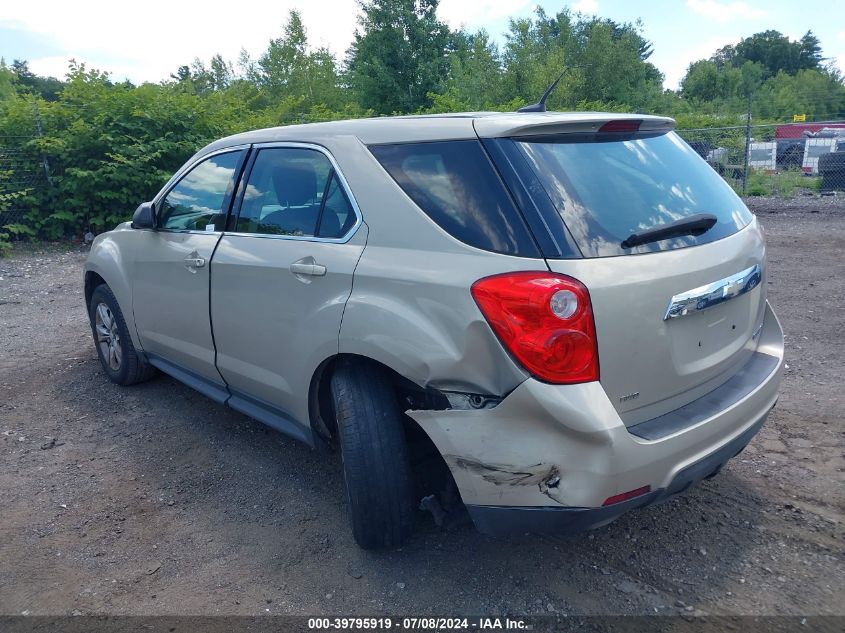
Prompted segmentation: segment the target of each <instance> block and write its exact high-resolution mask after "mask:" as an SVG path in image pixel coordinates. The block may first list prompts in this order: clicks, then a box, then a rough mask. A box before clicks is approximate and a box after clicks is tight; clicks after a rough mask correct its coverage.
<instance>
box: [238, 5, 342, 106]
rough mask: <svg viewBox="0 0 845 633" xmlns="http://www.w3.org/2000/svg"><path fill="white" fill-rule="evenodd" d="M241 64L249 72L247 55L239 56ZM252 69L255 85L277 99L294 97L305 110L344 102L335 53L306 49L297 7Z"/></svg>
mask: <svg viewBox="0 0 845 633" xmlns="http://www.w3.org/2000/svg"><path fill="white" fill-rule="evenodd" d="M242 57H243V56H242ZM241 66H242V67H243V66H246V67H247V69H248V70H247V73H248V74H249V72H250V65H249V62H248V58H247V60H246V61H244V60H243V59H242V62H241ZM252 72H253V73H254V74H253V77H254V79H255V80H256V81H257V83H258V85H259V86H261V87H262V89H263V90H264V91H266V93H267V94H268V95H269V96H270V97H271V99H273V100H274V101H276V102H278V100H280V99H284V98H296V99H299V100H300V101H301V104H302V106H301V107H302V108H303V109H305V110H307V109H309V108H311V107H313V106H316V105H318V104H325V105H328V106H329V107H340V106H342V105H343V101H344V99H343V95H342V93H341V91H340V88H339V85H338V84H339V79H338V72H337V67H336V63H335V59H334V56H333V55H332V54H331V52H330V51H329V50H328V49H326V48H318V49H316V50H314V51H309V49H308V35H307V32H306V30H305V25H304V24H303V23H302V16H301V14H300V13H299V11H297V10H292V11H291V12H290V15H289V17H288V21H287V23H286V24H285V26H284V32H283V34H282V36H281V37H279V38H277V39H274V40H271V41H270V44H269V46H268V47H267V50H266V51H265V53H264V54H263V55H262V56H261V57H260V58H259V60H258V62H257V64H255V66H254V67H253V68H252Z"/></svg>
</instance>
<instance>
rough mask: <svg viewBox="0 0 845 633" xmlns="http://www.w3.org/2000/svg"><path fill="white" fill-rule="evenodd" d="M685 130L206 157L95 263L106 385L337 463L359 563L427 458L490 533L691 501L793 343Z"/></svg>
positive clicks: (124, 227) (385, 531)
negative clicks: (184, 404) (167, 397)
mask: <svg viewBox="0 0 845 633" xmlns="http://www.w3.org/2000/svg"><path fill="white" fill-rule="evenodd" d="M673 127H674V122H673V121H672V120H671V119H668V118H662V117H654V116H643V115H624V114H621V115H620V114H602V113H553V112H532V113H524V114H521V113H513V114H501V113H477V114H453V115H436V116H410V117H390V118H379V119H365V120H355V121H336V122H329V123H316V124H308V125H295V126H290V127H278V128H272V129H266V130H258V131H253V132H247V133H244V134H238V135H236V136H231V137H229V138H225V139H222V140H219V141H216V142H214V143H211V144H210V145H208V146H207V147H205V148H203V149H202V150H200V151H199V152H198V153H197V154H196V155H195V156H194V157H193V158H191V159H190V160H189V161H188V162H187V163H186V164H185V165H184V166H183V167H182V168H181V169H180V170H179V171H178V172H177V173H176V174H175V175H174V176H173V178H171V180H170V181H169V182H168V183H167V184H166V185H165V186H164V188H163V189H162V190H161V191H160V192H159V193H158V195H156V196H155V198H154V199H153V200H152V201H151V202H148V203H144V204H142V205H141V206H139V207H138V209H137V211H136V212H135V215H134V217H133V220H132V222H126V223H124V224H121V225H119V226H118V227H116V228H115V229H114V230H112V231H109V232H107V233H104V234H102V235H99V236H98V237H97V238H96V239H95V241H94V243H93V246H92V248H91V252H90V255H89V257H88V260H87V263H86V265H85V298H86V302H87V305H88V312H89V315H90V320H91V327H92V331H93V335H94V342H95V345H96V349H97V352H98V354H99V358H100V361H101V363H102V366H103V370H104V371H105V373H106V374H107V375H108V377H109V378H110V379H111V380H113V381H114V382H116V383H118V384H121V385H130V384H132V383H137V382H140V381H142V380H145V379H147V378H149V377H150V376H151V375H152V374H153V372H154V371H155V370H156V369H158V370H161V371H163V372H165V373H167V374H169V375H170V376H172V377H174V378H176V379H177V380H179V381H181V382H183V383H185V384H187V385H190V386H191V387H193V388H195V389H197V390H198V391H200V392H201V393H203V394H205V395H206V396H208V397H210V398H212V399H213V400H216V401H218V402H219V403H221V404H224V405H226V406H229V407H231V408H233V409H236V410H237V411H240V412H243V413H244V414H246V415H248V416H250V417H252V418H254V419H256V420H259V421H261V422H263V423H265V424H267V425H269V426H271V427H273V428H275V429H277V430H279V431H281V432H283V433H286V434H288V435H290V436H292V437H294V438H297V439H299V440H302V441H303V442H306V443H307V444H309V445H311V446H315V447H321V446H329V447H332V446H337V447H338V449H339V452H340V455H341V458H342V461H343V473H344V480H345V487H346V497H347V502H348V514H349V518H350V523H351V526H352V531H353V534H354V536H355V539H356V541H357V542H358V543H359V545H361V546H362V547H365V548H375V547H385V546H395V545H397V544H399V543H401V542H402V541H403V540H404V539H405V538H407V537H408V535H409V534H410V532H411V529H412V525H413V519H414V513H415V507H416V505H417V504H418V503H419V497H418V496H416V497H415V496H414V490H415V488H414V485H415V484H414V481H415V478H416V470H417V469H418V468H419V466H417V467H416V468H415V467H414V466H412V463H413V462H412V453H413V451H412V450H411V449H410V448H409V447H410V445H411V444H412V443H413V442H412V441H411V439H412V438H413V437H416V436H422V437H423V438H424V439H425V441H426V442H428V443H429V446H432V447H434V448H436V453H438V454H439V455H436V459H437V460H438V461H439V463H440V464H445V465H446V466H447V467H448V471H450V472H451V478H452V480H453V481H454V484H453V485H456V487H457V491H458V492H459V494H460V498H461V501H462V502H463V504H465V506H466V508H467V510H468V511H469V514H470V516H471V517H472V520H473V521H474V523H475V525H476V527H477V528H478V529H479V530H481V531H483V532H487V533H496V534H502V533H512V532H523V531H533V532H543V531H567V530H580V529H588V528H593V527H597V526H600V525H604V524H606V523H608V522H610V521H612V520H614V519H615V518H617V517H619V516H620V515H621V514H622V513H624V512H626V511H628V510H630V509H632V508H637V507H640V506H644V505H646V504H650V503H653V502H655V501H659V500H662V499H665V498H667V497H669V496H671V495H674V494H677V493H679V492H681V491H683V490H686V489H687V488H689V487H690V486H691V485H693V484H695V483H696V482H698V481H700V480H702V479H704V478H706V477H710V476H712V475H715V474H716V473H717V472H718V471H719V469H720V468H721V467H722V466H723V465H724V464H725V463H726V462H727V461H728V460H729V459H730V458H731V457H733V456H735V455H736V454H737V453H739V452H740V451H741V450H742V449H743V448H744V447H745V445H746V444H747V443H748V442H749V441H750V440H751V438H752V437H753V436H754V435H755V434H756V433H757V431H759V430H760V427H761V426H762V424H763V422H764V420H765V418H766V416H767V414H768V412H769V410H770V409H771V408H772V407H773V406H774V404H775V401H776V400H777V392H778V386H779V383H780V376H781V366H782V364H783V335H782V332H781V328H780V325H779V324H778V321H777V318H776V317H775V315H774V313H773V312H772V309H771V307H770V306H769V304H768V302H767V300H766V249H765V243H764V240H763V234H762V232H761V229H760V226H759V224H758V222H757V220H756V219H755V217H754V216H753V215H752V214H751V213H750V212H749V211H748V209H747V208H746V207H745V205H744V204H743V202H742V201H741V200H740V198H739V197H737V196H736V194H734V192H733V191H732V190H731V188H730V187H729V186H728V185H727V184H725V182H724V181H723V180H722V179H721V178H720V177H719V175H718V174H717V173H716V172H715V171H714V170H713V169H712V168H710V167H709V166H708V165H707V163H706V162H705V161H704V160H702V159H701V158H700V157H699V156H698V155H697V154H696V152H695V151H693V150H692V149H691V148H690V147H689V146H688V145H687V144H686V143H685V142H684V141H683V140H681V138H680V137H679V136H678V135H677V134H676V133H675V132H674V131H673ZM414 441H416V440H414Z"/></svg>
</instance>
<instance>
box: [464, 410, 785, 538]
mask: <svg viewBox="0 0 845 633" xmlns="http://www.w3.org/2000/svg"><path fill="white" fill-rule="evenodd" d="M767 416H768V412H767V413H766V414H764V415H763V417H762V418H760V420H758V421H757V422H756V423H755V424H754V425H753V426H752V427H751V428H749V429H747V430H746V431H745V432H744V433H742V435H740V436H738V437H736V438H735V439H733V440H732V441H730V442H728V443H727V444H726V445H724V446H723V447H722V448H720V449H719V450H717V451H716V452H714V453H712V454H711V455H708V456H707V457H705V458H704V459H702V460H701V461H698V462H696V463H695V464H692V465H690V466H688V467H686V468H685V469H684V470H682V471H681V472H679V473H678V474H677V475H675V477H674V479H672V481H671V482H670V484H669V486H668V487H666V488H663V489H661V490H652V491H651V492H648V493H646V494H644V495H641V496H639V497H636V498H634V499H629V500H628V501H623V502H621V503H615V504H613V505H610V506H603V507H601V508H563V507H560V506H557V507H555V506H538V507H515V506H478V505H468V506H467V510H468V511H469V514H470V516H471V517H472V520H473V522H474V523H475V526H476V528H477V529H478V531H479V532H483V533H484V534H492V535H496V536H504V535H507V534H520V533H523V532H532V533H544V532H554V533H569V532H581V531H583V530H591V529H593V528H597V527H601V526H603V525H606V524H608V523H610V522H611V521H615V520H616V519H618V518H619V517H620V516H622V515H623V514H625V513H626V512H628V511H629V510H633V509H635V508H641V507H643V506H647V505H651V504H653V503H658V502H660V501H664V500H665V499H668V498H669V497H672V496H674V495H676V494H680V493H682V492H684V491H685V490H687V489H688V488H690V487H691V486H694V485H695V484H697V483H698V482H700V481H701V480H703V479H706V478H708V477H712V476H713V475H715V474H716V473H718V472H719V470H721V468H722V466H724V465H725V464H726V463H727V462H728V460H729V459H731V458H732V457H735V456H736V455H737V454H739V453H740V452H742V450H743V449H744V448H745V447H746V446H747V445H748V443H749V442H750V441H751V438H752V437H754V435H756V434H757V432H758V431H759V430H760V429H761V428H762V426H763V423H764V422H765V420H766V417H767Z"/></svg>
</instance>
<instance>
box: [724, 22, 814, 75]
mask: <svg viewBox="0 0 845 633" xmlns="http://www.w3.org/2000/svg"><path fill="white" fill-rule="evenodd" d="M711 59H712V60H713V61H714V62H716V64H717V65H718V66H719V67H720V68H723V67H725V66H733V67H735V68H740V67H741V66H742V65H743V64H744V63H745V62H754V63H757V64H759V65H760V66H761V67H762V68H763V76H764V78H768V77H773V76H774V75H776V74H778V73H779V72H781V71H783V72H785V73H787V74H789V75H794V74H795V73H797V72H798V71H799V70H809V69H816V70H818V69H821V65H822V61H823V58H822V56H821V45H820V43H819V39H818V38H817V37H816V36H815V35H813V32H812V31H807V33H805V34H804V36H803V37H802V38H801V39H800V40H798V41H792V40H790V39H789V38H788V37H787V36H786V35H784V34H783V33H781V32H780V31H775V30H768V31H763V32H761V33H755V34H754V35H752V36H750V37H746V38H743V39H741V40H740V41H739V43H737V44H730V45H728V46H725V47H723V48H721V49H719V50H718V51H716V53H714V54H713V57H712V58H711Z"/></svg>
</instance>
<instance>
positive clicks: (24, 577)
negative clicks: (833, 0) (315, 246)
mask: <svg viewBox="0 0 845 633" xmlns="http://www.w3.org/2000/svg"><path fill="white" fill-rule="evenodd" d="M749 205H750V206H751V207H752V209H753V210H754V211H755V212H756V213H758V215H759V217H760V219H761V221H762V223H763V226H764V227H765V229H766V233H767V235H768V240H769V246H770V251H769V263H770V274H769V280H770V281H769V283H770V284H771V285H770V286H769V293H770V295H769V296H770V299H771V301H772V303H773V304H774V307H775V310H776V311H777V314H778V316H779V317H780V319H781V321H782V323H783V325H784V329H785V331H786V333H787V344H788V347H787V362H788V369H787V370H786V375H785V380H784V384H783V388H782V394H781V399H780V402H779V404H778V406H777V408H776V409H775V410H774V412H773V413H772V415H771V417H770V418H769V422H768V423H767V424H766V426H765V427H764V428H763V430H762V432H761V433H760V434H759V435H758V436H757V437H756V438H755V439H754V441H753V442H752V443H751V445H750V446H749V447H748V449H747V450H746V451H745V452H744V453H743V454H741V455H740V456H739V457H738V458H737V459H735V460H733V461H732V462H730V464H729V465H728V466H727V467H726V468H725V469H724V470H723V471H722V473H721V474H720V475H719V476H718V477H716V478H715V479H712V480H709V481H706V482H703V483H702V484H701V485H699V486H698V487H697V488H696V489H694V490H692V491H690V492H689V493H687V494H686V495H684V496H681V497H678V498H675V499H672V500H670V501H668V502H666V503H664V504H661V505H659V506H655V507H650V508H646V509H643V510H639V511H636V512H633V513H630V514H628V515H626V516H625V517H623V518H622V519H620V520H619V521H617V522H616V523H614V524H612V525H610V526H607V527H605V528H602V529H599V530H596V531H594V532H591V533H585V534H579V535H574V536H542V537H540V536H524V537H519V538H513V539H508V540H497V539H493V538H488V537H485V536H482V535H480V534H478V533H476V532H475V531H474V529H473V528H472V527H471V526H469V525H466V524H461V525H457V526H453V527H451V528H450V529H448V530H445V531H444V530H441V529H439V528H436V527H435V526H434V524H433V522H432V521H431V520H430V518H428V517H427V516H422V517H421V518H420V521H419V525H418V528H417V531H416V533H415V536H414V537H413V539H412V540H411V542H410V543H409V544H408V545H406V546H405V547H403V548H401V549H398V550H393V551H387V552H379V553H368V552H363V551H361V550H360V549H358V548H357V547H356V546H355V544H354V543H353V541H352V537H351V535H350V531H349V529H348V527H347V524H346V516H345V508H344V498H343V493H342V479H341V474H340V468H339V463H338V460H337V459H336V458H333V457H327V456H325V455H321V454H319V453H317V452H314V451H311V450H310V449H308V448H307V447H305V446H304V445H300V444H298V443H296V442H295V441H293V440H289V439H287V438H286V437H284V436H281V435H279V434H277V433H275V432H273V431H271V430H268V429H267V428H265V427H263V426H261V425H260V424H258V423H256V422H253V421H251V420H250V419H248V418H246V417H244V416H242V415H240V414H237V413H235V412H232V411H229V410H227V409H224V408H222V407H220V406H218V405H216V404H214V403H212V402H211V401H210V400H208V399H206V398H204V397H203V396H201V395H199V394H197V393H195V392H194V391H192V390H191V389H189V388H187V387H184V386H182V385H180V384H179V383H177V382H175V381H174V380H171V379H170V378H167V377H165V376H159V377H157V378H156V379H154V380H153V381H151V382H149V383H146V384H143V385H139V386H136V387H132V388H121V387H117V386H115V385H113V384H111V383H110V382H109V381H108V380H107V379H106V377H105V375H104V374H103V372H102V371H101V370H100V367H99V364H98V361H97V359H96V356H95V352H94V348H93V345H92V343H91V340H90V339H91V333H90V330H89V329H88V325H87V321H86V315H85V309H84V307H83V305H82V283H81V282H82V275H81V267H82V263H83V260H84V258H85V254H84V253H83V252H81V251H80V250H67V249H66V248H65V249H58V248H55V247H50V248H48V247H39V248H37V249H33V248H31V247H30V248H29V249H24V248H16V249H15V250H14V252H13V255H12V257H11V258H10V259H6V260H0V453H2V459H0V614H18V613H22V612H25V611H26V612H29V613H31V614H55V615H59V614H71V613H76V614H80V613H82V614H88V613H108V614H207V615H212V614H251V615H254V614H264V613H275V614H299V615H302V614H326V613H330V614H344V615H348V614H362V615H374V614H381V613H391V614H403V613H404V614H408V613H413V614H439V615H454V614H461V613H464V614H489V613H512V614H522V615H528V614H548V613H566V614H654V613H659V614H675V613H679V612H680V613H688V612H693V613H700V612H706V613H710V614H714V615H715V614H722V615H727V614H759V615H771V614H801V615H812V614H840V615H841V614H845V590H843V587H845V566H843V556H844V555H845V551H843V549H844V548H843V536H845V534H844V533H843V532H844V530H843V517H845V495H843V489H844V488H843V471H844V470H845V460H843V447H845V437H843V435H845V434H844V433H843V423H842V416H843V410H845V407H843V404H845V390H843V381H842V379H843V375H845V344H843V335H842V334H843V327H844V326H845V318H844V317H843V308H845V200H843V198H841V197H840V198H822V199H810V198H801V199H796V200H792V201H779V200H765V199H758V200H752V201H751V202H749Z"/></svg>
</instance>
